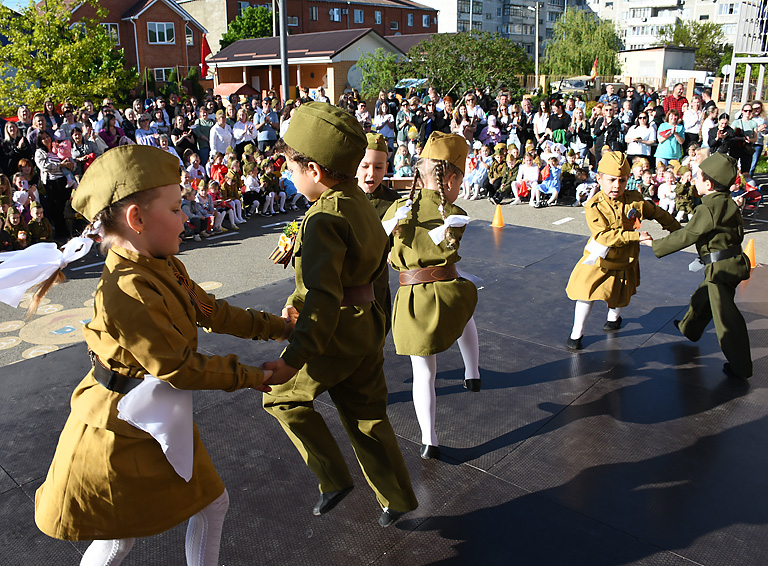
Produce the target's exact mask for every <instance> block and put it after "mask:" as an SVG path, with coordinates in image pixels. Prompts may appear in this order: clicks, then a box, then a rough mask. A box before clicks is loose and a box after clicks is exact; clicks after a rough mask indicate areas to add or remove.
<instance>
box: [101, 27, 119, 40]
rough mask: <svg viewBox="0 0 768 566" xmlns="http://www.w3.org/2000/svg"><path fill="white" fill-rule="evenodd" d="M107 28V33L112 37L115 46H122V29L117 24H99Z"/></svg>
mask: <svg viewBox="0 0 768 566" xmlns="http://www.w3.org/2000/svg"><path fill="white" fill-rule="evenodd" d="M99 25H100V26H103V27H105V28H106V30H107V33H108V34H109V35H111V36H112V39H113V40H114V41H115V45H120V29H119V26H118V25H117V24H99Z"/></svg>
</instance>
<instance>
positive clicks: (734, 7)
mask: <svg viewBox="0 0 768 566" xmlns="http://www.w3.org/2000/svg"><path fill="white" fill-rule="evenodd" d="M738 13H739V5H738V4H718V6H717V15H718V16H732V15H733V14H738Z"/></svg>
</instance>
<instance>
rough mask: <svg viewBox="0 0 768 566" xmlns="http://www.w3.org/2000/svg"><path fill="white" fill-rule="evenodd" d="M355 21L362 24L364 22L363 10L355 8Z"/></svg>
mask: <svg viewBox="0 0 768 566" xmlns="http://www.w3.org/2000/svg"><path fill="white" fill-rule="evenodd" d="M355 23H356V24H362V23H363V11H362V10H355Z"/></svg>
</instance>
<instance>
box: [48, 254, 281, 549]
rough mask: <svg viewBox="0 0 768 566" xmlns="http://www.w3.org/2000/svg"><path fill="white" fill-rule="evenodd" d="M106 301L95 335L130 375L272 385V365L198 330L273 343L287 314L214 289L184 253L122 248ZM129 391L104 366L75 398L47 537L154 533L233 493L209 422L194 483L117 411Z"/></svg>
mask: <svg viewBox="0 0 768 566" xmlns="http://www.w3.org/2000/svg"><path fill="white" fill-rule="evenodd" d="M177 273H178V274H179V275H180V276H181V277H183V278H184V279H185V280H186V283H187V284H188V285H189V286H190V289H191V292H192V293H194V295H195V297H196V298H197V301H198V303H196V302H195V300H194V297H193V296H192V294H190V292H188V291H187V290H186V289H185V286H184V285H182V284H181V282H180V280H179V278H178V276H177V275H176V274H177ZM94 301H95V303H94V314H93V319H92V320H91V321H90V322H88V324H86V325H85V327H84V328H83V333H84V335H85V340H86V342H87V344H88V347H89V348H90V349H91V350H92V351H93V352H94V353H95V354H96V355H97V356H98V357H99V359H100V360H101V361H102V363H103V364H104V365H105V366H107V367H109V368H111V369H112V370H114V371H117V372H118V373H121V374H123V375H139V376H143V374H144V373H148V374H151V375H154V376H156V377H158V378H159V379H161V380H164V381H167V382H168V383H170V384H171V385H172V386H173V387H175V388H178V389H192V390H194V389H223V390H225V391H234V390H236V389H242V388H246V387H257V386H259V385H261V383H262V381H263V377H264V374H263V372H262V370H261V369H259V368H256V367H251V366H246V365H242V364H240V363H239V362H238V359H237V357H236V356H234V355H228V356H205V355H202V354H199V353H198V352H197V327H198V326H201V327H203V328H205V329H206V330H208V331H211V332H219V333H227V334H232V335H234V336H239V337H241V338H263V339H268V338H278V337H279V336H281V334H282V332H283V330H284V328H285V321H284V320H283V319H281V318H280V317H278V316H275V315H272V314H268V313H263V312H258V311H252V310H247V309H240V308H237V307H233V306H230V305H228V304H227V303H226V302H224V301H217V300H215V298H214V297H213V296H210V295H207V294H206V293H205V291H203V290H202V289H201V288H200V287H198V286H197V285H196V284H195V283H194V282H193V281H190V280H189V278H188V276H187V272H186V269H185V268H184V265H183V264H182V263H181V262H180V261H179V260H178V259H176V258H175V257H170V258H167V259H158V258H148V257H145V256H141V255H139V254H137V253H135V252H131V251H128V250H125V249H122V248H118V247H113V248H112V249H110V251H109V252H108V254H107V258H106V262H105V265H104V271H103V273H102V276H101V280H100V281H99V285H98V288H97V291H96V296H95V299H94ZM203 311H205V312H203ZM206 313H208V314H206ZM122 397H123V395H122V394H120V393H116V392H114V391H110V390H108V389H107V388H105V387H104V386H103V385H101V384H100V383H99V382H97V381H96V380H95V379H94V378H93V371H92V370H91V371H90V372H89V373H88V374H87V375H86V376H85V378H84V379H83V380H82V381H81V382H80V383H79V385H78V386H77V388H76V389H75V391H74V393H73V394H72V399H71V413H70V415H69V418H68V419H67V422H66V424H65V425H64V430H63V431H62V433H61V437H60V439H59V444H58V446H57V448H56V454H55V456H54V458H53V462H52V464H51V467H50V470H49V471H48V476H47V478H46V480H45V483H43V485H42V486H41V487H40V488H39V489H38V490H37V494H36V497H35V521H36V522H37V525H38V527H39V528H40V530H42V531H43V532H44V533H46V534H47V535H49V536H52V537H56V538H60V539H66V540H95V539H120V538H131V537H143V536H149V535H154V534H158V533H161V532H163V531H166V530H168V529H170V528H171V527H173V526H175V525H177V524H179V523H181V522H182V521H184V520H186V519H188V518H189V517H191V516H192V515H194V514H195V513H197V512H198V511H200V510H202V509H203V508H205V507H206V506H207V505H208V504H210V503H211V502H212V501H214V500H215V499H216V498H217V497H219V496H220V495H221V494H222V493H223V491H224V484H223V483H222V482H221V480H220V479H219V476H218V474H217V473H216V470H215V468H214V466H213V463H212V462H211V459H210V457H209V456H208V453H207V451H206V449H205V446H203V443H202V441H201V440H200V436H199V434H198V431H197V427H195V431H194V463H193V473H192V478H191V480H190V481H189V482H186V481H184V479H182V478H181V477H180V476H179V475H178V474H177V473H176V472H175V471H174V469H173V467H171V465H170V464H169V463H168V461H167V460H166V458H165V455H164V454H163V451H162V449H161V448H160V445H159V444H158V443H157V441H155V439H154V438H152V437H151V436H150V435H149V434H147V433H145V432H143V431H141V430H139V429H137V428H134V427H133V426H131V425H130V424H128V423H127V422H125V421H122V420H119V419H118V418H117V403H118V401H120V399H121V398H122Z"/></svg>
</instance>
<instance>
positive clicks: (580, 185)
mask: <svg viewBox="0 0 768 566" xmlns="http://www.w3.org/2000/svg"><path fill="white" fill-rule="evenodd" d="M576 183H577V185H576V202H574V203H573V205H572V206H582V205H583V204H584V203H585V202H587V201H588V200H589V199H591V198H592V197H593V196H595V195H596V194H597V192H598V191H599V190H600V185H598V183H597V175H596V174H595V172H594V171H592V170H590V169H589V168H587V167H581V168H579V169H578V170H577V171H576Z"/></svg>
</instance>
